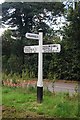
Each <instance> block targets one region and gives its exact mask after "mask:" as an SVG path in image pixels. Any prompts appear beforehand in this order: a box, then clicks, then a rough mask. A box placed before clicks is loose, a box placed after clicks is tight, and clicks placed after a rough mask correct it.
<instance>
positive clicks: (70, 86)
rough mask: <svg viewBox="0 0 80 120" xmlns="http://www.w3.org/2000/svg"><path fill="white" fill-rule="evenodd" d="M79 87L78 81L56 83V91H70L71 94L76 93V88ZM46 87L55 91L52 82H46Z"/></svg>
mask: <svg viewBox="0 0 80 120" xmlns="http://www.w3.org/2000/svg"><path fill="white" fill-rule="evenodd" d="M76 87H78V83H77V82H71V83H69V82H64V81H60V82H55V83H54V91H55V92H69V93H70V94H73V93H75V89H76ZM44 89H48V90H49V91H51V92H53V87H52V82H45V83H44Z"/></svg>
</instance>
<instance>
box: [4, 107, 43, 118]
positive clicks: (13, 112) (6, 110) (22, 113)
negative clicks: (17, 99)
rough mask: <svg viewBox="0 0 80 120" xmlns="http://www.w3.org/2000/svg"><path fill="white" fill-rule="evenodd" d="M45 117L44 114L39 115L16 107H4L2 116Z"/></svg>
mask: <svg viewBox="0 0 80 120" xmlns="http://www.w3.org/2000/svg"><path fill="white" fill-rule="evenodd" d="M29 117H30V118H37V117H38V118H40V117H41V118H44V117H45V116H44V115H38V114H36V113H35V112H30V111H21V110H16V109H15V108H14V107H7V106H3V107H2V118H29Z"/></svg>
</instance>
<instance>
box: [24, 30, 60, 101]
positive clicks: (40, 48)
mask: <svg viewBox="0 0 80 120" xmlns="http://www.w3.org/2000/svg"><path fill="white" fill-rule="evenodd" d="M26 37H27V38H29V39H37V40H39V45H36V46H25V47H24V53H38V81H37V102H39V103H41V102H42V100H43V53H52V52H60V51H61V46H60V44H49V45H43V32H42V31H40V32H39V34H33V33H26Z"/></svg>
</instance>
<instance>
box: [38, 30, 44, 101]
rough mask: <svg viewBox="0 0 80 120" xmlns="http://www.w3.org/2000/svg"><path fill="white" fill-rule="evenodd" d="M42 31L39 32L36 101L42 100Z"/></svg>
mask: <svg viewBox="0 0 80 120" xmlns="http://www.w3.org/2000/svg"><path fill="white" fill-rule="evenodd" d="M42 45H43V32H39V54H38V81H37V101H38V102H39V103H41V102H42V100H43V53H42Z"/></svg>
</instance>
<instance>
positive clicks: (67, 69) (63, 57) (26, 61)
mask: <svg viewBox="0 0 80 120" xmlns="http://www.w3.org/2000/svg"><path fill="white" fill-rule="evenodd" d="M38 4H39V3H25V4H23V3H19V2H18V3H4V4H3V5H2V10H3V19H2V22H3V23H4V24H8V25H11V26H12V27H13V26H17V27H18V29H16V30H14V31H12V30H7V31H5V33H4V34H3V36H2V39H3V43H2V44H3V46H2V55H3V56H2V59H3V60H2V63H3V66H2V70H3V72H5V73H7V74H9V73H11V74H14V73H18V74H20V76H21V75H22V74H23V76H24V78H25V77H30V78H32V77H37V74H38V72H37V71H38V55H37V54H24V52H23V48H24V46H27V45H38V41H35V40H34V41H33V40H28V39H27V38H25V33H26V32H35V33H38V29H39V28H44V30H43V33H44V42H43V44H55V43H56V44H57V43H58V44H61V52H60V53H51V54H44V55H43V73H44V74H43V78H49V79H54V77H55V78H56V79H66V80H80V75H79V71H80V40H79V36H80V35H79V34H80V14H79V12H80V7H79V6H80V2H78V3H77V5H76V9H75V10H72V8H71V7H70V8H69V10H68V11H67V21H68V23H69V24H68V25H66V26H65V27H64V30H63V32H62V33H61V34H62V35H63V40H62V41H61V40H60V39H59V38H58V37H57V36H56V37H55V36H54V31H53V30H52V29H51V28H50V26H48V25H47V24H46V23H45V22H43V21H45V20H47V21H48V22H50V21H51V19H52V20H53V17H54V16H56V15H57V16H60V15H61V14H62V13H64V5H63V4H62V3H57V2H56V3H55V2H53V3H51V4H50V3H43V4H40V6H39V5H38ZM13 8H14V12H12V13H9V12H10V10H12V9H13ZM49 12H51V14H52V18H51V16H49V15H48V13H49ZM41 16H42V17H41ZM10 18H12V19H11V21H9V22H8V23H6V21H7V20H9V19H10ZM22 19H24V22H22ZM23 23H24V24H23ZM53 23H54V21H53ZM33 28H34V29H33ZM75 30H76V31H75ZM11 35H15V36H18V37H17V39H16V40H13V39H12V38H11ZM26 69H27V74H26ZM25 75H27V76H25Z"/></svg>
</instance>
